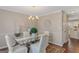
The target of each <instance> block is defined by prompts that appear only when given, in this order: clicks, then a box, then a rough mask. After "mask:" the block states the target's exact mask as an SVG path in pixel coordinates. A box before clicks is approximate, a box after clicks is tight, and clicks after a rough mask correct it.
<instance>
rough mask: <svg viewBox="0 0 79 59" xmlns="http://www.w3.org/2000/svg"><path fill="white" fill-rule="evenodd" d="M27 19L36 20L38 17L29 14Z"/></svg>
mask: <svg viewBox="0 0 79 59" xmlns="http://www.w3.org/2000/svg"><path fill="white" fill-rule="evenodd" d="M28 19H29V20H38V19H39V17H38V16H29V17H28Z"/></svg>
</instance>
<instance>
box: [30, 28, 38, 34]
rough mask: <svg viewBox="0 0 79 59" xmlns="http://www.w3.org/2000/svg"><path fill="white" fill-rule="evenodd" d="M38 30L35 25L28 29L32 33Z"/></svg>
mask: <svg viewBox="0 0 79 59" xmlns="http://www.w3.org/2000/svg"><path fill="white" fill-rule="evenodd" d="M37 32H38V30H37V28H35V27H33V28H31V30H30V33H31V34H32V33H37Z"/></svg>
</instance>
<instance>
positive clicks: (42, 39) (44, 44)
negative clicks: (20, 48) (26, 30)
mask: <svg viewBox="0 0 79 59" xmlns="http://www.w3.org/2000/svg"><path fill="white" fill-rule="evenodd" d="M48 40H49V33H48V34H46V33H45V34H43V35H41V37H40V43H39V45H40V46H39V52H41V53H45V52H46V47H47V46H48Z"/></svg>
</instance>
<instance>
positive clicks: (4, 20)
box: [0, 10, 28, 48]
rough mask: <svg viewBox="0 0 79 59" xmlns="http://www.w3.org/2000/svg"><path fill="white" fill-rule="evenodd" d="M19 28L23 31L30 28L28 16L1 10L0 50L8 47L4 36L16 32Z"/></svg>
mask: <svg viewBox="0 0 79 59" xmlns="http://www.w3.org/2000/svg"><path fill="white" fill-rule="evenodd" d="M18 26H19V27H20V28H21V31H24V30H26V29H27V28H28V20H27V16H26V15H23V14H19V13H15V12H9V11H5V10H0V48H4V47H5V46H6V43H5V39H4V35H5V34H6V33H14V32H16V30H17V29H16V28H17V27H18Z"/></svg>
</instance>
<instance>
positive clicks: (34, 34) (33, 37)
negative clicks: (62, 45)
mask: <svg viewBox="0 0 79 59" xmlns="http://www.w3.org/2000/svg"><path fill="white" fill-rule="evenodd" d="M35 38H36V33H32V41H35Z"/></svg>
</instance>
